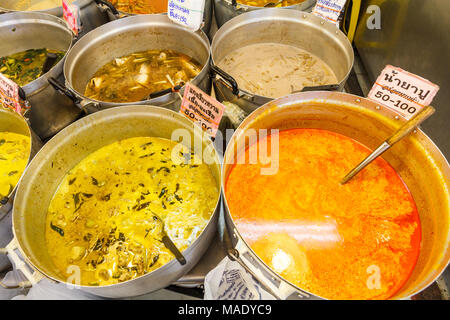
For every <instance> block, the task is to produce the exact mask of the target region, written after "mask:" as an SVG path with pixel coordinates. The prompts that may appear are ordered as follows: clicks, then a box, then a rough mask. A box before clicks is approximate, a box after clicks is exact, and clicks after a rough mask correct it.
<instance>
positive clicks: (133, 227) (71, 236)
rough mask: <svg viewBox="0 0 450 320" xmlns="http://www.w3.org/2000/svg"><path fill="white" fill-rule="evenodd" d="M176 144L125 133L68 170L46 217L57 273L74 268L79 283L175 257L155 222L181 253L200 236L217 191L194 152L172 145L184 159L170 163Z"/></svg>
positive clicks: (131, 273)
mask: <svg viewBox="0 0 450 320" xmlns="http://www.w3.org/2000/svg"><path fill="white" fill-rule="evenodd" d="M176 145H177V143H176V142H174V141H170V140H166V139H161V138H155V137H136V138H130V139H125V140H121V141H117V142H115V143H113V144H111V145H108V146H105V147H103V148H101V149H99V150H97V151H96V152H94V153H92V154H90V155H89V156H88V157H86V158H85V159H83V160H82V161H81V162H80V163H79V164H77V165H76V166H75V167H74V168H73V169H72V170H70V172H69V173H68V174H67V175H66V176H65V177H64V179H63V181H62V182H61V184H60V186H59V187H58V189H57V191H56V193H55V195H54V197H53V199H52V201H51V203H50V206H49V209H48V214H47V222H46V223H47V226H46V241H47V246H48V250H49V253H50V255H51V257H52V260H53V262H54V264H55V266H56V267H57V268H58V270H59V271H60V272H61V274H62V275H63V276H64V275H65V276H67V277H68V276H69V275H70V274H71V271H70V270H72V269H70V267H71V266H77V267H79V270H80V275H81V285H91V286H97V285H110V284H116V283H119V282H123V281H127V280H130V279H133V278H136V277H139V276H142V275H144V274H146V273H148V272H150V271H153V270H155V269H157V268H159V267H161V266H163V265H164V264H166V263H167V262H169V261H170V260H172V259H173V258H174V256H173V254H172V253H171V252H170V251H169V250H168V249H167V248H166V247H165V246H164V244H163V243H162V236H163V234H162V231H163V230H162V228H164V231H165V232H166V233H167V235H168V236H169V237H170V239H171V240H172V241H173V242H174V243H175V245H176V246H177V248H178V249H179V250H180V251H183V250H185V249H186V248H188V247H189V245H190V244H191V243H193V241H194V240H195V239H196V238H197V237H198V236H199V235H200V233H201V232H202V230H203V229H204V228H205V226H206V224H207V223H208V221H209V219H210V217H211V214H212V212H213V211H214V208H215V205H216V202H217V199H218V197H219V190H218V188H217V186H216V181H215V178H214V176H213V175H212V172H211V171H210V168H209V167H208V165H206V164H196V163H198V162H199V161H198V158H196V157H197V155H196V154H194V153H193V152H189V150H187V149H186V150H187V151H183V152H185V153H183V152H178V151H177V150H175V151H174V152H177V153H179V157H183V159H184V160H183V161H181V162H177V160H175V162H174V161H172V156H171V154H172V150H173V149H174V147H175V146H176ZM196 159H197V160H196ZM160 220H162V221H164V224H162V223H161V221H160Z"/></svg>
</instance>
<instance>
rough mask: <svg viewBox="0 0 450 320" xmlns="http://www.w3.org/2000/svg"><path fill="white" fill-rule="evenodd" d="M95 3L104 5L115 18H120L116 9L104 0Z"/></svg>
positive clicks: (97, 0) (96, 0)
mask: <svg viewBox="0 0 450 320" xmlns="http://www.w3.org/2000/svg"><path fill="white" fill-rule="evenodd" d="M95 3H97V4H98V5H104V6H106V7H108V9H109V10H111V13H112V14H113V15H115V16H117V17H119V16H120V13H119V11H117V9H116V7H114V5H113V4H112V3H111V2H109V1H106V0H95Z"/></svg>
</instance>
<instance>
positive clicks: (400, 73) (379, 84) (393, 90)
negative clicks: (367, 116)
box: [368, 65, 439, 119]
mask: <svg viewBox="0 0 450 320" xmlns="http://www.w3.org/2000/svg"><path fill="white" fill-rule="evenodd" d="M438 91H439V86H438V85H436V84H434V83H432V82H430V81H428V80H427V79H424V78H422V77H419V76H417V75H415V74H412V73H410V72H407V71H405V70H402V69H400V68H397V67H394V66H391V65H387V66H386V67H385V68H384V69H383V71H382V72H381V74H380V76H379V77H378V79H377V80H376V81H375V84H374V85H373V87H372V89H371V90H370V92H369V94H368V98H369V99H371V100H373V101H375V102H376V103H379V104H381V105H384V106H386V107H388V108H390V109H392V110H394V111H396V112H398V113H400V114H401V115H402V116H403V117H404V118H406V119H410V118H412V117H413V116H414V115H415V114H416V113H417V112H419V111H420V110H421V109H422V108H423V107H424V106H427V105H429V104H430V103H431V102H432V101H433V98H434V96H435V95H436V93H437V92H438Z"/></svg>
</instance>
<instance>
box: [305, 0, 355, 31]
mask: <svg viewBox="0 0 450 320" xmlns="http://www.w3.org/2000/svg"><path fill="white" fill-rule="evenodd" d="M346 2H347V0H317V3H316V6H315V7H314V9H313V11H312V13H313V14H315V15H316V16H319V17H321V18H323V19H325V20H327V21H328V22H331V23H334V24H335V25H337V26H339V16H340V15H341V12H342V10H344V7H345V3H346Z"/></svg>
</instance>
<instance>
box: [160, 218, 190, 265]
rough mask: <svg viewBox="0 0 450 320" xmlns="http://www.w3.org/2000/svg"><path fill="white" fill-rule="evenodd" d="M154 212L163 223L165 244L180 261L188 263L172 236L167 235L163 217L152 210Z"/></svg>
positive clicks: (162, 230)
mask: <svg viewBox="0 0 450 320" xmlns="http://www.w3.org/2000/svg"><path fill="white" fill-rule="evenodd" d="M152 214H153V215H154V216H155V217H156V218H157V219H158V221H159V223H160V224H161V235H162V242H163V244H164V246H165V247H166V248H167V249H169V250H170V252H172V253H173V255H174V256H175V258H176V259H177V260H178V262H179V263H180V264H181V265H183V266H184V265H185V264H186V259H185V258H184V256H183V254H182V253H181V252H180V250H178V248H177V246H176V245H175V243H173V241H172V239H170V237H169V236H168V235H167V233H166V230H165V224H164V221H163V219H161V218H160V217H159V216H158V215H157V214H156V213H154V212H152Z"/></svg>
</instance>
